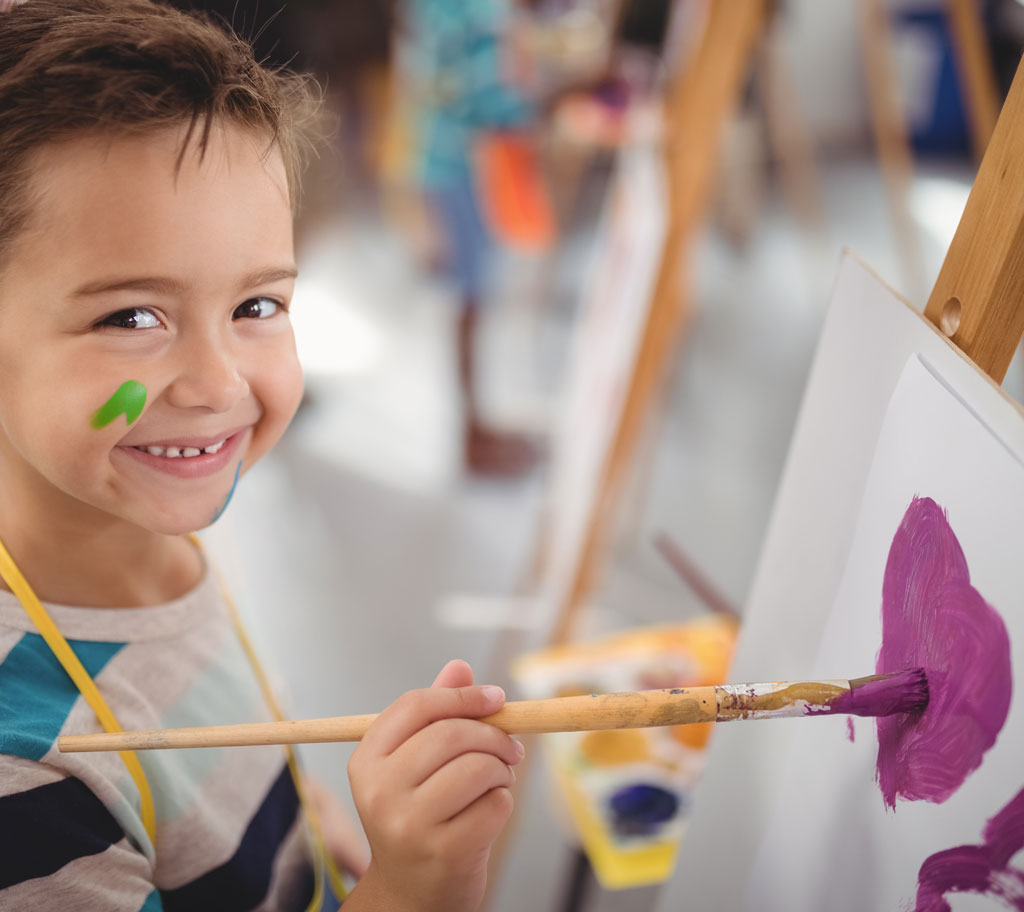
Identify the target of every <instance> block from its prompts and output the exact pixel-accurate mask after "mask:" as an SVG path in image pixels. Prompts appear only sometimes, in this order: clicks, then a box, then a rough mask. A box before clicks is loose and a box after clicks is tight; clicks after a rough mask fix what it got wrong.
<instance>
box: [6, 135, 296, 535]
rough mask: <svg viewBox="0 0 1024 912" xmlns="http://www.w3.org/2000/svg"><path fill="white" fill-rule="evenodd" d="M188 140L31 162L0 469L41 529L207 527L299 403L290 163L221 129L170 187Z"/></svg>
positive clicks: (82, 149)
mask: <svg viewBox="0 0 1024 912" xmlns="http://www.w3.org/2000/svg"><path fill="white" fill-rule="evenodd" d="M179 141H180V133H179V132H178V131H177V130H168V131H166V132H162V133H156V134H151V135H147V136H142V137H131V138H124V139H115V140H112V141H111V140H108V139H96V138H81V139H75V140H71V141H68V142H66V143H62V144H59V145H54V146H51V147H47V148H45V149H43V150H42V152H41V153H40V155H39V156H38V157H37V159H36V161H35V162H34V171H33V176H34V177H33V180H34V185H33V188H32V189H33V190H34V191H35V193H34V195H33V197H32V209H31V215H30V218H29V222H28V225H27V227H26V229H25V231H24V233H23V234H22V235H21V236H20V237H19V238H18V240H17V241H16V245H15V248H14V250H13V252H12V254H11V256H10V258H9V259H8V260H7V261H6V262H5V263H4V264H3V266H2V269H0V473H2V477H3V479H4V483H5V485H6V484H8V483H9V484H11V485H18V486H19V490H21V491H23V492H25V493H26V494H28V495H29V497H28V498H26V500H27V502H33V501H34V502H35V503H37V504H39V505H40V509H45V510H46V511H47V514H48V518H49V519H52V520H59V519H60V518H61V517H62V516H67V517H69V518H70V517H75V516H78V517H82V518H85V519H88V518H89V517H90V516H92V517H93V518H96V519H99V518H118V519H122V520H127V521H129V522H131V523H134V524H135V525H138V526H141V527H143V528H145V529H149V530H151V531H155V532H161V533H167V534H177V533H181V532H185V531H190V530H193V529H199V528H202V527H204V526H206V525H209V523H210V522H212V521H213V519H214V518H215V516H217V515H218V514H219V512H220V511H221V510H222V508H223V507H224V506H225V503H226V500H227V499H228V497H229V493H230V492H231V491H232V490H233V483H234V481H235V479H236V477H237V474H238V472H239V470H241V471H244V470H245V469H247V468H248V467H249V466H251V465H252V464H253V463H254V462H255V461H256V460H257V459H259V458H260V457H261V456H262V455H263V454H264V453H266V452H267V450H268V449H270V447H271V446H272V445H273V444H274V442H275V441H276V440H277V439H278V438H279V437H280V436H281V434H282V432H283V431H284V429H285V427H286V426H287V424H288V422H289V420H290V419H291V417H292V414H293V413H294V411H295V409H296V407H297V406H298V402H299V399H300V398H301V395H302V378H301V373H300V369H299V365H298V360H297V358H296V355H295V343H294V339H293V336H292V329H291V324H290V322H289V318H288V314H287V309H288V307H289V305H290V302H291V295H292V290H293V285H294V275H295V267H294V256H293V249H292V217H291V208H290V205H289V200H288V190H287V186H286V177H285V169H284V165H283V163H282V161H281V158H280V156H279V155H278V154H277V153H276V152H275V153H274V154H272V155H271V156H269V158H266V157H265V156H263V155H262V152H263V144H262V143H261V141H260V140H259V139H258V138H255V137H252V136H250V135H248V134H246V133H243V132H241V131H239V130H237V129H235V128H233V127H224V128H215V129H214V131H213V133H212V135H211V138H210V145H209V147H208V148H207V151H206V155H205V157H204V158H203V160H202V161H200V160H199V156H198V154H197V152H196V150H195V149H194V148H189V150H188V151H187V153H186V154H185V157H184V160H183V162H182V166H181V170H180V171H179V172H178V173H177V174H176V173H175V161H176V156H177V154H178V152H179ZM143 397H144V407H143V408H142V410H141V414H139V413H138V410H139V407H140V406H142V405H143ZM136 416H137V417H136ZM197 453H198V455H196V454H197ZM97 511H98V513H97Z"/></svg>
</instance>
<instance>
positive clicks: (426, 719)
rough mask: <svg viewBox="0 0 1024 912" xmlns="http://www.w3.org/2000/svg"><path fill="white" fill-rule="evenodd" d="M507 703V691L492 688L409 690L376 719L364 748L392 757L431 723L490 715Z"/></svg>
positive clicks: (473, 686) (364, 739)
mask: <svg viewBox="0 0 1024 912" xmlns="http://www.w3.org/2000/svg"><path fill="white" fill-rule="evenodd" d="M504 703H505V692H504V691H503V690H502V689H501V688H500V687H494V686H492V685H487V686H484V687H481V686H477V685H472V686H469V687H431V688H428V689H426V690H410V691H409V692H408V693H404V694H402V696H400V697H399V698H398V699H397V700H395V702H394V703H392V704H391V705H390V706H389V707H388V708H387V709H385V710H384V712H382V713H381V714H380V715H379V716H378V717H377V720H376V721H375V722H374V723H373V724H372V725H371V726H370V727H369V729H368V730H367V732H366V734H365V735H364V736H363V747H364V748H369V750H370V751H371V752H372V753H377V754H385V755H386V754H390V753H392V752H393V751H395V750H396V749H397V748H398V746H399V745H400V744H404V743H405V742H406V741H408V740H409V738H411V737H412V736H413V735H414V734H416V732H418V731H420V730H422V729H424V728H426V727H427V726H428V725H430V724H431V723H432V722H437V721H439V720H440V719H456V718H462V719H473V718H477V717H479V716H488V715H490V714H491V713H493V712H497V711H498V710H499V709H501V707H502V706H503V705H504Z"/></svg>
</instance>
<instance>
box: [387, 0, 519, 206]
mask: <svg viewBox="0 0 1024 912" xmlns="http://www.w3.org/2000/svg"><path fill="white" fill-rule="evenodd" d="M509 16H510V12H509V8H508V5H507V3H505V2H504V0H406V2H405V24H406V35H405V47H404V55H405V68H406V72H407V74H408V85H409V90H410V91H411V92H412V93H413V96H414V101H415V128H414V129H415V138H414V144H415V169H416V176H417V179H418V180H419V182H420V183H421V185H422V186H423V187H424V188H426V189H445V188H448V187H452V186H455V185H458V184H461V183H464V182H465V181H466V180H467V179H469V177H470V175H471V173H472V154H473V151H472V150H473V143H474V140H475V138H476V136H477V134H478V133H480V132H481V131H483V130H488V129H502V128H517V127H522V126H523V125H525V124H526V123H528V122H529V120H530V119H531V117H532V115H533V111H532V105H531V103H530V102H529V100H528V99H527V98H526V97H524V96H523V95H522V94H521V93H520V92H519V91H518V90H517V89H516V88H515V87H514V86H511V85H509V84H508V83H507V81H506V76H505V73H504V72H503V60H502V57H503V50H502V40H503V36H504V34H505V30H506V28H507V26H508V24H509Z"/></svg>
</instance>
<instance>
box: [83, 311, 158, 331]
mask: <svg viewBox="0 0 1024 912" xmlns="http://www.w3.org/2000/svg"><path fill="white" fill-rule="evenodd" d="M96 325H97V326H113V327H115V328H116V329H155V328H156V327H158V326H159V325H160V321H159V320H158V319H157V318H156V315H155V314H153V312H152V311H149V310H146V309H145V308H142V307H129V308H127V309H125V310H119V311H118V312H117V313H112V314H111V315H110V316H109V317H104V318H103V319H102V320H100V322H99V323H97V324H96Z"/></svg>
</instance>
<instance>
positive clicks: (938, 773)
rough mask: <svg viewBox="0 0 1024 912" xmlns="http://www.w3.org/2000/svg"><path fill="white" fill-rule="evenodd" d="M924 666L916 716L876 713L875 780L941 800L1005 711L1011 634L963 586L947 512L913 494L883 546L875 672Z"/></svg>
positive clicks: (903, 793) (891, 798) (890, 801)
mask: <svg viewBox="0 0 1024 912" xmlns="http://www.w3.org/2000/svg"><path fill="white" fill-rule="evenodd" d="M914 667H922V668H924V670H925V673H926V674H927V677H928V686H929V691H930V699H929V703H928V707H927V709H925V711H924V713H923V714H921V715H893V716H886V717H884V718H880V719H878V721H877V726H878V763H877V773H878V784H879V787H880V788H881V790H882V797H883V799H884V800H885V803H886V804H887V805H888V806H889V807H890V808H895V807H896V798H897V797H901V798H904V799H906V800H912V801H913V800H925V801H931V802H934V803H936V804H941V803H942V802H943V801H945V800H946V799H947V798H949V797H950V796H951V795H952V794H953V793H954V792H955V791H956V790H957V789H958V788H959V787H960V786H961V785H962V784H963V782H964V780H965V779H966V778H967V777H968V776H969V775H970V774H971V773H972V772H973V771H974V770H976V769H977V768H978V766H979V765H980V764H981V760H982V757H983V756H984V754H985V752H986V751H987V750H988V749H989V748H990V747H992V745H993V744H995V741H996V737H997V736H998V734H999V731H1000V729H1001V728H1002V727H1003V723H1004V722H1005V721H1006V714H1007V712H1008V710H1009V707H1010V694H1011V690H1012V687H1013V675H1012V672H1011V666H1010V639H1009V636H1008V634H1007V632H1006V626H1005V625H1004V624H1003V621H1002V618H1000V616H999V615H998V614H997V613H996V611H995V610H994V609H993V608H992V607H991V606H990V605H988V604H987V603H986V602H985V600H984V599H983V598H982V597H981V595H979V594H978V592H977V590H976V589H974V587H973V586H971V580H970V574H969V573H968V570H967V561H966V560H965V558H964V553H963V550H962V549H961V548H960V543H959V542H958V541H957V538H956V535H954V534H953V530H952V529H951V528H950V526H949V523H948V522H947V520H946V514H945V512H944V511H943V510H942V508H941V507H939V506H938V504H936V503H935V501H933V500H930V499H929V498H914V500H913V501H912V502H911V504H910V507H909V508H908V509H907V512H906V514H905V515H904V517H903V521H902V522H901V523H900V527H899V529H898V530H897V531H896V536H895V537H894V538H893V542H892V547H891V549H890V550H889V559H888V562H887V563H886V567H885V579H884V582H883V586H882V648H881V650H880V651H879V653H878V661H877V663H876V671H877V672H878V673H879V674H884V673H887V672H895V671H900V670H903V669H906V668H914Z"/></svg>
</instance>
